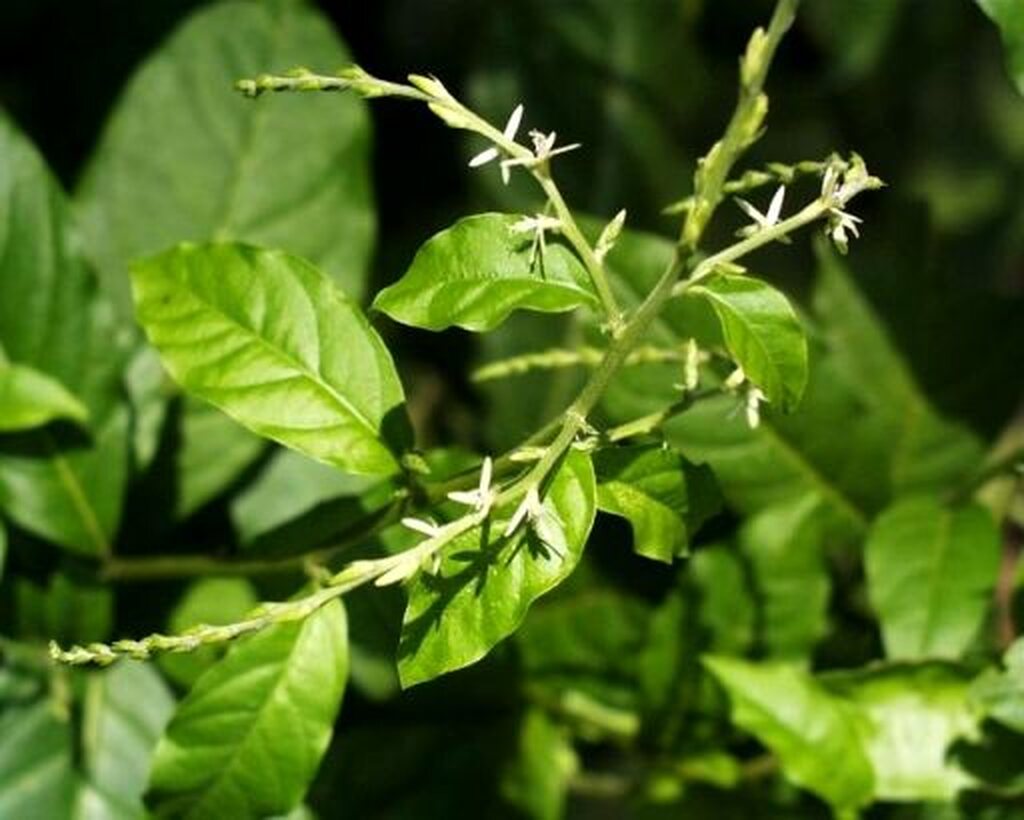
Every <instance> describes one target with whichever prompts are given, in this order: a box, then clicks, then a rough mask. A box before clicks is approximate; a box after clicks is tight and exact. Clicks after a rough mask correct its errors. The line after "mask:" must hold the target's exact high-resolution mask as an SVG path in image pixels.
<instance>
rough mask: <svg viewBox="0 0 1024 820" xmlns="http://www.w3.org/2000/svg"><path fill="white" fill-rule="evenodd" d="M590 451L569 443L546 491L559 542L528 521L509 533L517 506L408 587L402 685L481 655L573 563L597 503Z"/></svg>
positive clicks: (448, 551) (456, 544)
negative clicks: (542, 534) (548, 540)
mask: <svg viewBox="0 0 1024 820" xmlns="http://www.w3.org/2000/svg"><path fill="white" fill-rule="evenodd" d="M595 496H596V489H595V483H594V468H593V465H592V464H591V462H590V458H589V457H588V456H587V455H585V454H583V453H581V452H578V451H575V450H571V451H570V452H569V454H568V455H567V456H566V457H565V460H564V461H563V463H562V465H561V467H560V468H559V469H558V472H557V473H555V475H554V478H553V479H552V481H551V483H550V485H549V486H548V487H547V490H546V493H545V495H544V501H543V504H544V508H545V510H547V512H548V513H549V515H550V516H551V517H552V518H554V519H555V520H557V521H558V522H559V526H558V529H559V531H560V532H559V535H560V538H561V541H562V543H559V544H553V543H543V542H542V541H541V540H540V539H539V538H538V537H537V536H536V535H535V534H534V533H533V531H532V529H528V528H527V527H526V526H523V527H520V529H519V530H518V531H517V532H516V533H514V534H513V535H512V536H511V537H509V538H505V537H504V536H503V532H504V529H505V523H506V522H507V521H508V519H509V518H510V517H511V513H512V510H511V509H506V510H501V511H498V512H497V514H496V515H494V516H492V519H490V520H489V521H488V522H485V524H484V526H482V527H477V528H474V529H472V530H470V531H469V532H467V533H465V534H463V535H462V536H460V537H458V538H456V539H455V540H454V541H452V543H451V544H449V545H448V546H447V547H446V548H445V549H444V550H443V551H442V560H441V566H440V568H439V570H438V572H437V574H436V575H431V574H428V573H425V572H421V573H419V574H418V575H417V576H416V578H415V579H414V580H413V582H412V585H411V587H410V589H409V605H408V607H407V608H406V611H405V619H404V622H403V625H402V637H401V642H400V643H399V647H398V672H399V677H400V678H401V681H402V685H403V686H405V687H409V686H412V685H414V684H417V683H422V682H423V681H427V680H430V679H431V678H435V677H437V676H438V675H442V674H444V673H445V672H450V671H452V670H455V669H461V668H462V667H464V666H468V665H469V664H471V663H474V662H476V661H478V660H479V659H480V658H482V657H483V656H484V655H486V654H487V652H488V651H489V650H490V649H491V647H492V646H494V645H495V644H496V643H498V641H500V640H502V639H503V638H506V637H507V636H508V635H510V634H512V632H514V631H515V630H516V628H517V627H518V626H519V624H520V622H521V621H522V620H523V617H524V616H525V615H526V611H527V610H528V609H529V607H530V604H532V603H533V601H534V600H536V599H537V598H539V597H540V596H541V595H543V594H544V593H546V592H548V591H550V590H552V589H554V588H555V587H556V586H557V585H558V584H560V583H561V582H562V581H564V580H565V579H566V578H567V577H569V575H570V573H571V572H572V571H573V569H574V568H575V567H576V564H577V563H578V562H579V560H580V557H581V555H582V554H583V547H584V545H585V544H586V541H587V536H588V535H589V533H590V528H591V526H592V525H593V523H594V510H595V503H596V499H595Z"/></svg>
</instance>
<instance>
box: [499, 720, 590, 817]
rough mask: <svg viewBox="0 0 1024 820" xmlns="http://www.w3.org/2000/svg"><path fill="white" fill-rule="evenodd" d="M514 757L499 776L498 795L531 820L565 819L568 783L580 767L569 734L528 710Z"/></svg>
mask: <svg viewBox="0 0 1024 820" xmlns="http://www.w3.org/2000/svg"><path fill="white" fill-rule="evenodd" d="M518 740H519V743H518V748H517V749H516V752H515V757H513V759H512V760H511V761H510V762H509V763H508V764H507V765H506V767H505V770H504V771H503V772H502V776H501V794H502V796H503V797H504V798H505V800H506V801H507V802H508V803H509V804H510V805H512V806H515V807H516V808H518V809H519V810H520V811H521V812H522V813H523V814H524V815H525V816H526V817H530V818H533V820H559V818H562V817H564V816H565V803H566V797H567V795H568V791H569V780H570V779H571V777H572V776H573V775H574V774H575V773H576V770H577V769H578V767H579V763H578V761H577V759H576V753H575V751H574V750H573V747H572V742H571V741H570V739H569V737H568V733H567V732H566V731H565V730H564V729H563V728H562V727H560V726H558V725H557V724H555V723H554V722H553V721H552V720H551V719H550V718H549V717H548V716H547V714H546V713H545V712H543V711H541V710H540V709H529V710H528V711H527V712H526V714H525V715H523V719H522V722H521V723H520V727H519V738H518Z"/></svg>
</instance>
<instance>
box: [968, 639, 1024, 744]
mask: <svg viewBox="0 0 1024 820" xmlns="http://www.w3.org/2000/svg"><path fill="white" fill-rule="evenodd" d="M1003 664H1004V666H1005V669H986V670H985V671H984V672H982V673H981V674H980V675H978V677H977V678H976V679H975V680H974V681H973V683H972V684H971V688H970V693H969V695H970V700H971V703H972V704H974V706H975V707H976V708H977V709H978V710H979V711H981V712H982V714H984V716H985V717H986V718H988V719H990V720H994V721H996V722H997V723H1000V724H1002V725H1003V726H1006V727H1008V728H1010V729H1013V730H1014V731H1016V732H1020V733H1022V734H1024V639H1020V638H1019V639H1017V641H1015V642H1014V643H1013V645H1011V646H1010V648H1009V649H1007V650H1006V654H1005V655H1004V656H1003Z"/></svg>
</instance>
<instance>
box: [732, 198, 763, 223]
mask: <svg viewBox="0 0 1024 820" xmlns="http://www.w3.org/2000/svg"><path fill="white" fill-rule="evenodd" d="M736 204H737V205H739V206H740V208H741V209H742V210H743V213H745V214H746V215H747V216H749V217H750V218H751V219H753V220H754V222H756V223H757V224H758V225H765V224H766V223H767V221H768V220H767V219H766V218H765V216H764V214H763V213H761V212H760V211H759V210H757V208H755V207H754V206H753V205H751V204H750V203H749V202H747V200H745V199H741V198H740V197H736Z"/></svg>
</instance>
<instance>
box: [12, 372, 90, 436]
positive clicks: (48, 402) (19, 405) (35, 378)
mask: <svg viewBox="0 0 1024 820" xmlns="http://www.w3.org/2000/svg"><path fill="white" fill-rule="evenodd" d="M88 418H89V411H88V410H87V409H86V407H85V405H83V404H82V403H81V402H80V401H79V400H78V399H77V398H75V397H74V396H73V395H72V394H71V393H70V392H68V389H67V388H66V387H64V385H62V384H61V383H60V382H59V381H57V380H56V379H53V378H51V377H50V376H47V375H46V374H45V373H41V372H39V371H38V370H35V369H34V368H31V367H26V366H25V365H17V364H16V365H10V364H8V365H0V432H11V431H16V430H28V429H31V428H33V427H40V426H42V425H44V424H47V423H49V422H51V421H56V420H58V419H64V420H67V421H73V422H77V423H78V424H85V423H86V422H87V420H88Z"/></svg>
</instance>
